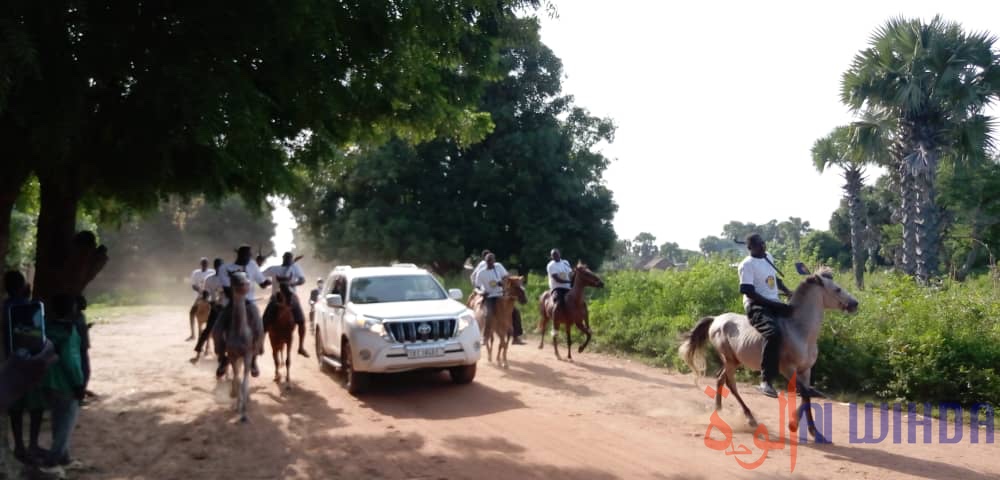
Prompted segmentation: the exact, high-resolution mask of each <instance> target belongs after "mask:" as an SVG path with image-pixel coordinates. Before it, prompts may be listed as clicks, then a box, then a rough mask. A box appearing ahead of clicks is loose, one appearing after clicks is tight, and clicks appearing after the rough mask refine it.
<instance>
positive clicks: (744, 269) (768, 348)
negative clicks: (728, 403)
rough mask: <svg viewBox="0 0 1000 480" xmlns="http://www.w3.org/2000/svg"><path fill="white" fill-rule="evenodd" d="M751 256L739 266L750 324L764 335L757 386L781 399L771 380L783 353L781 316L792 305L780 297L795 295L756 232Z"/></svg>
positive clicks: (788, 312) (750, 239) (787, 313)
mask: <svg viewBox="0 0 1000 480" xmlns="http://www.w3.org/2000/svg"><path fill="white" fill-rule="evenodd" d="M746 244H747V249H748V250H750V255H749V256H747V257H746V258H744V259H743V261H742V262H740V265H739V269H738V270H739V276H740V293H742V294H743V308H744V309H746V314H747V318H748V319H749V320H750V324H751V325H753V326H754V328H756V329H757V330H758V331H759V332H760V334H761V335H762V336H763V337H764V352H763V358H762V359H761V383H760V386H759V387H757V389H758V390H760V392H761V393H763V394H764V395H767V396H768V397H772V398H777V397H778V393H777V392H776V391H774V387H772V386H771V382H772V381H774V379H775V377H777V376H778V373H779V371H778V367H779V363H780V360H781V359H780V356H781V328H780V326H779V325H778V317H788V316H790V315H791V314H792V307H791V306H790V305H787V304H785V303H782V302H781V301H780V300H779V299H778V291H779V290H780V291H782V292H784V293H785V294H786V295H789V296H791V293H792V292H791V291H790V290H788V287H786V286H785V284H784V283H783V282H782V281H781V278H779V277H778V269H777V267H775V266H774V258H773V257H771V255H770V254H769V253H767V248H766V246H765V245H764V239H762V238H761V236H760V235H758V234H756V233H754V234H752V235H750V236H748V237H747V239H746Z"/></svg>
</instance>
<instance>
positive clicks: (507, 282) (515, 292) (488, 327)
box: [474, 277, 528, 368]
mask: <svg viewBox="0 0 1000 480" xmlns="http://www.w3.org/2000/svg"><path fill="white" fill-rule="evenodd" d="M514 302H521V303H522V304H524V303H528V297H527V295H526V294H525V293H524V277H506V278H504V279H503V296H501V297H500V298H498V299H497V305H496V308H495V309H494V310H493V318H487V317H486V304H485V302H483V301H480V302H478V303H477V304H476V308H475V310H474V311H475V312H476V318H477V319H478V318H482V319H483V322H482V323H484V324H485V326H484V329H483V343H484V344H486V352H487V358H488V359H489V361H490V362H492V361H493V335H494V334H496V336H497V337H499V338H500V344H499V345H498V346H497V363H498V364H500V366H502V367H503V368H509V367H510V364H509V363H508V362H507V350H508V349H509V348H510V340H511V335H510V334H511V331H512V330H513V326H514ZM501 355H503V360H501Z"/></svg>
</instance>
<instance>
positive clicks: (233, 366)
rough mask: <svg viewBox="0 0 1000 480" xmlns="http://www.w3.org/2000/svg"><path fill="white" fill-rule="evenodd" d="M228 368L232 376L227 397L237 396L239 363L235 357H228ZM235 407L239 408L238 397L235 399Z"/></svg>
mask: <svg viewBox="0 0 1000 480" xmlns="http://www.w3.org/2000/svg"><path fill="white" fill-rule="evenodd" d="M229 368H230V370H232V372H233V378H232V380H230V382H229V398H237V397H238V395H239V382H240V363H239V361H238V360H236V359H235V358H230V359H229ZM236 408H239V399H237V400H236Z"/></svg>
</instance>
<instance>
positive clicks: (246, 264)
mask: <svg viewBox="0 0 1000 480" xmlns="http://www.w3.org/2000/svg"><path fill="white" fill-rule="evenodd" d="M252 257H253V250H251V249H250V246H249V245H240V247H239V248H238V249H236V261H235V262H233V263H227V264H226V265H223V266H222V269H221V270H220V272H219V277H220V278H219V280H220V281H221V283H222V290H223V291H224V292H225V298H226V303H227V304H226V307H225V308H224V309H223V310H222V312H221V313H220V314H219V321H217V322H216V323H215V329H214V331H213V332H212V334H213V336H215V337H216V339H217V340H216V345H217V346H218V345H220V344H219V341H220V340H218V339H220V338H221V339H223V340H221V341H222V342H223V343H222V346H223V348H222V349H221V352H219V351H217V353H218V357H219V368H218V370H216V371H215V375H216V376H217V377H220V378H221V377H222V376H223V375H225V374H226V365H228V363H229V362H228V360H227V359H226V354H225V350H226V349H225V343H224V335H225V332H226V329H227V328H228V327H229V321H230V320H231V315H232V309H230V308H229V302H231V301H232V298H233V293H232V283H231V282H232V280H231V278H230V275H232V274H234V273H236V272H243V273H244V274H246V277H247V280H249V281H250V291H249V292H247V296H246V299H245V300H246V302H247V303H249V304H250V305H254V308H256V306H255V304H254V300H256V297H255V294H256V291H257V289H256V286H260V288H267V287H269V286H270V285H271V282H270V281H269V280H267V279H266V278H264V275H263V274H261V273H260V269H259V268H258V267H257V264H256V263H254V261H253V258H252ZM255 284H256V286H255ZM250 329H251V330H253V333H254V335H255V336H259V335H263V334H264V325H263V324H259V323H258V324H253V322H251V325H250ZM250 374H251V375H253V376H254V377H256V376H259V375H260V370H259V369H258V368H257V356H256V355H254V357H253V364H252V365H251V366H250Z"/></svg>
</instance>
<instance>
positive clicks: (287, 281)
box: [264, 252, 309, 357]
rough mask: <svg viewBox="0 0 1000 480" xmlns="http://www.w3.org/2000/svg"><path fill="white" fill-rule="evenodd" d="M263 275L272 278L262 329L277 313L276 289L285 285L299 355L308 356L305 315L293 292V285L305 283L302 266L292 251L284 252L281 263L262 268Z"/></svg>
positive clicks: (265, 328) (265, 327)
mask: <svg viewBox="0 0 1000 480" xmlns="http://www.w3.org/2000/svg"><path fill="white" fill-rule="evenodd" d="M264 277H266V278H274V284H273V285H274V287H273V291H272V292H271V300H270V301H269V302H268V304H267V307H266V308H264V330H267V326H268V324H270V323H271V322H272V321H274V316H275V315H277V310H276V306H275V302H276V298H277V294H278V289H279V288H281V285H286V286H287V288H288V290H289V293H291V295H290V297H291V302H292V318H294V319H295V324H296V325H297V326H298V329H299V355H302V356H303V357H308V356H309V353H308V352H306V347H305V338H306V317H305V315H304V314H303V313H302V305H301V303H299V297H298V295H296V294H295V287H297V286H299V285H303V284H305V283H306V277H305V275H304V274H303V273H302V268H300V267H299V265H298V264H297V263H295V257H294V256H293V255H292V252H285V254H284V255H282V256H281V265H275V266H272V267H268V268H267V269H266V270H264Z"/></svg>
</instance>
